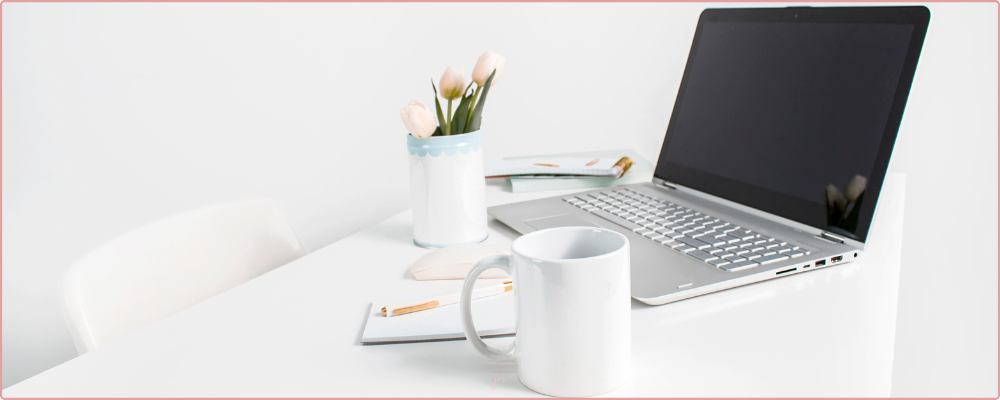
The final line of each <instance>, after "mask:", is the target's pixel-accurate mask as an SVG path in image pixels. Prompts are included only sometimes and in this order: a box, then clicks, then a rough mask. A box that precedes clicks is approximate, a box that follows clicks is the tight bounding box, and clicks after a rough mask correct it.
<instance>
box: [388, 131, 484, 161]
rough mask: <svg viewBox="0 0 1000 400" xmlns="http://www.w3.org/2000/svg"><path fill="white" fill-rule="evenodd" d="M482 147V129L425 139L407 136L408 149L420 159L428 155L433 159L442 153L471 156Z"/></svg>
mask: <svg viewBox="0 0 1000 400" xmlns="http://www.w3.org/2000/svg"><path fill="white" fill-rule="evenodd" d="M482 146H483V131H482V129H480V130H478V131H475V132H469V133H463V134H460V135H450V136H431V137H426V138H423V139H421V138H418V137H416V136H413V135H406V148H407V150H408V151H409V152H410V155H419V156H420V157H424V156H426V155H427V154H428V153H429V154H430V155H431V157H437V156H440V155H441V154H442V153H443V154H445V155H449V156H453V155H455V154H456V153H458V152H462V154H469V152H470V151H472V150H476V151H479V149H480V148H482Z"/></svg>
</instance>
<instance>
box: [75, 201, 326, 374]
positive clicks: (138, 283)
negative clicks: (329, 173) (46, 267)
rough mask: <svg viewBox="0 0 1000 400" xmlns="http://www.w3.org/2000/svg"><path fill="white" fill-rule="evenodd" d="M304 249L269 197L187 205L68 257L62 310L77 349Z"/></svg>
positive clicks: (103, 341)
mask: <svg viewBox="0 0 1000 400" xmlns="http://www.w3.org/2000/svg"><path fill="white" fill-rule="evenodd" d="M306 253H307V251H306V250H305V247H304V246H303V245H302V242H300V241H299V239H298V237H296V236H295V232H294V231H293V230H292V228H291V226H289V225H288V221H286V220H285V217H284V216H283V215H282V213H281V211H280V209H279V208H278V205H277V203H275V202H274V201H272V200H268V199H249V200H242V201H237V202H232V203H226V204H220V205H215V206H210V207H205V208H201V209H197V210H193V211H188V212H184V213H181V214H177V215H174V216H171V217H168V218H166V219H163V220H160V221H157V222H154V223H152V224H149V225H146V226H144V227H141V228H139V229H136V230H134V231H131V232H129V233H126V234H125V235H123V236H121V237H119V238H117V239H114V240H112V241H111V242H109V243H106V244H104V245H102V246H101V247H99V248H97V249H96V250H94V251H92V252H91V253H89V254H87V255H86V256H84V257H83V258H81V259H80V260H79V261H77V262H76V263H75V264H73V265H72V266H71V267H70V268H69V271H68V272H67V273H66V276H65V279H64V281H63V288H62V292H61V293H62V301H63V311H64V313H65V315H66V320H67V322H68V323H69V326H70V331H71V332H72V335H73V341H74V343H75V344H76V348H77V351H79V353H80V354H83V353H85V352H87V351H90V350H93V349H96V348H98V347H100V346H102V345H104V344H106V343H108V342H110V341H113V340H115V339H118V338H120V337H122V336H125V335H127V334H129V333H132V332H133V331H136V330H138V329H140V328H142V327H144V326H146V325H149V324H151V323H153V322H156V321H158V320H160V319H163V318H165V317H167V316H169V315H171V314H174V313H176V312H178V311H180V310H183V309H185V308H187V307H190V306H191V305H194V304H196V303H198V302H201V301H202V300H205V299H207V298H209V297H212V296H214V295H216V294H219V293H222V292H223V291H226V290H228V289H230V288H233V287H235V286H237V285H239V284H241V283H243V282H246V281H248V280H250V279H253V278H255V277H257V276H259V275H261V274H263V273H265V272H268V271H271V270H273V269H275V268H277V267H279V266H281V265H284V264H287V263H288V262H291V261H293V260H295V259H297V258H299V257H302V256H303V255H305V254H306Z"/></svg>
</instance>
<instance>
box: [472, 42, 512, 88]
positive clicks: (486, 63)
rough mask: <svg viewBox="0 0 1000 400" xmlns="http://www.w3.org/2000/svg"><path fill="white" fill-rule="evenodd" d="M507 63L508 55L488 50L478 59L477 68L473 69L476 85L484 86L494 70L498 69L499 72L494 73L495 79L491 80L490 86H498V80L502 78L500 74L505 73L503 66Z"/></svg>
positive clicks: (473, 78)
mask: <svg viewBox="0 0 1000 400" xmlns="http://www.w3.org/2000/svg"><path fill="white" fill-rule="evenodd" d="M506 63H507V57H504V56H501V55H499V54H497V53H495V52H492V51H487V52H485V53H483V55H481V56H479V61H476V68H473V69H472V80H473V81H475V82H476V85H479V87H483V86H485V85H486V80H487V79H489V78H490V74H492V73H493V70H494V69H495V70H497V74H496V75H493V81H491V82H490V87H493V86H496V85H497V81H499V80H500V74H501V73H503V66H504V64H506Z"/></svg>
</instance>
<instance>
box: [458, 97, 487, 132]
mask: <svg viewBox="0 0 1000 400" xmlns="http://www.w3.org/2000/svg"><path fill="white" fill-rule="evenodd" d="M482 89H483V88H482V87H481V86H479V85H476V92H475V93H473V94H472V103H470V104H469V116H468V117H466V118H465V126H463V127H462V133H465V129H466V127H468V126H469V121H472V110H475V109H476V99H477V98H479V91H480V90H482Z"/></svg>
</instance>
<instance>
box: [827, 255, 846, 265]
mask: <svg viewBox="0 0 1000 400" xmlns="http://www.w3.org/2000/svg"><path fill="white" fill-rule="evenodd" d="M843 259H844V256H836V257H833V258H830V264H833V263H836V262H840V260H843Z"/></svg>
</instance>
